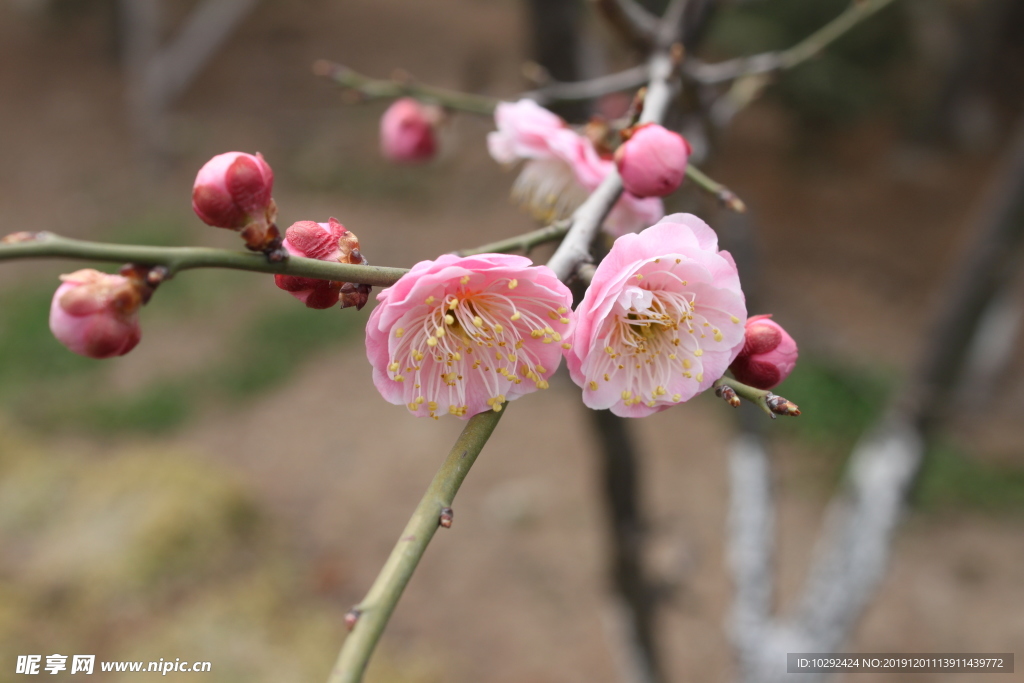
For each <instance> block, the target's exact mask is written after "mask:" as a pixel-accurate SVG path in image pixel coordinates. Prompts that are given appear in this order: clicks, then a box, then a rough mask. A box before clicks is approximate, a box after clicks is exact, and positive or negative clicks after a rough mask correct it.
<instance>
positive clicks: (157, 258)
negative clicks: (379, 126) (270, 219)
mask: <svg viewBox="0 0 1024 683" xmlns="http://www.w3.org/2000/svg"><path fill="white" fill-rule="evenodd" d="M54 257H58V258H69V259H79V260H85V261H113V262H116V263H135V264H138V265H144V266H164V267H165V268H167V270H168V275H174V274H175V273H177V272H178V271H182V270H189V269H192V268H231V269H235V270H251V271H255V272H258V273H275V274H277V273H279V274H281V275H296V276H298V277H309V278H315V279H317V280H335V281H338V282H353V283H357V284H365V285H373V286H375V287H390V286H391V285H393V284H395V282H397V281H398V278H400V277H402V275H404V274H405V273H407V272H408V271H407V270H406V269H404V268H387V267H383V266H357V265H352V264H349V263H331V262H329V261H319V260H317V259H310V258H303V257H300V256H291V257H289V258H287V259H285V260H284V261H282V262H280V263H270V262H268V261H267V258H266V256H264V255H263V254H258V253H256V252H251V251H248V252H247V251H231V250H229V249H212V248H209V247H147V246H137V245H130V244H105V243H103V242H87V241H85V240H76V239H71V238H68V237H61V236H59V235H54V234H51V233H48V232H39V233H33V234H32V235H30V236H26V237H23V238H22V239H21V240H19V241H15V242H9V243H0V261H8V260H13V259H24V258H54Z"/></svg>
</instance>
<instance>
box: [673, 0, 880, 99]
mask: <svg viewBox="0 0 1024 683" xmlns="http://www.w3.org/2000/svg"><path fill="white" fill-rule="evenodd" d="M892 2H893V0H853V1H852V2H851V3H850V6H849V7H847V8H846V9H845V10H843V12H842V14H840V15H839V16H837V17H836V18H835V19H833V20H832V21H830V22H828V23H827V24H825V25H824V26H822V27H821V28H819V29H818V30H817V31H815V32H814V33H812V34H811V35H809V36H807V37H806V38H804V39H803V40H801V41H800V42H799V43H797V44H796V45H793V46H792V47H789V48H787V49H785V50H780V51H778V52H763V53H761V54H758V55H751V56H750V57H738V58H736V59H729V60H727V61H724V62H718V63H717V64H703V63H701V62H698V61H696V60H693V61H691V62H690V63H689V64H688V65H687V67H686V71H687V73H689V74H690V75H691V76H692V77H693V78H695V79H697V80H698V81H700V82H702V83H722V82H725V81H731V80H734V79H737V78H744V77H747V76H754V75H757V74H764V73H770V72H772V71H780V70H782V69H792V68H793V67H795V66H797V65H798V64H802V63H803V62H805V61H807V60H808V59H810V58H811V57H814V56H815V55H817V54H818V53H819V52H821V51H822V50H824V49H825V48H826V47H828V46H829V45H830V44H832V43H833V42H835V41H836V40H837V39H838V38H840V37H841V36H843V35H844V34H845V33H846V32H847V31H849V30H850V29H852V28H853V27H854V26H856V25H857V24H859V23H860V22H862V21H864V20H865V19H867V18H868V17H870V16H871V15H872V14H874V13H876V12H878V11H879V10H881V9H883V8H884V7H886V6H887V5H890V4H892Z"/></svg>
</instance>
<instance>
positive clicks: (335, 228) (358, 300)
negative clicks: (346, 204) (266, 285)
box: [274, 218, 371, 309]
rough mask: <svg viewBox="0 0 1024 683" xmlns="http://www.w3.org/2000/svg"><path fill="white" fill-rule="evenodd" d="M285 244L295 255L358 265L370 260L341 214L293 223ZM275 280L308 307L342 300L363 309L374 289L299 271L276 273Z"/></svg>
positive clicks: (346, 304)
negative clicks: (344, 223)
mask: <svg viewBox="0 0 1024 683" xmlns="http://www.w3.org/2000/svg"><path fill="white" fill-rule="evenodd" d="M283 246H284V248H285V249H287V250H288V253H289V254H291V255H293V256H304V257H306V258H313V259H318V260H320V261H334V262H337V263H351V264H355V265H367V263H368V262H367V260H366V258H365V257H364V256H363V255H362V253H361V252H360V251H359V238H358V237H356V235H355V233H353V232H351V231H349V230H346V229H345V226H343V225H342V224H341V223H339V222H338V219H337V218H331V219H330V220H329V221H328V222H327V223H316V222H314V221H298V222H297V223H294V224H292V226H291V227H290V228H288V230H287V231H286V232H285V240H284V244H283ZM274 282H275V283H276V284H277V286H278V287H280V288H281V289H283V290H285V291H286V292H288V293H290V294H291V295H292V296H294V297H295V298H296V299H298V300H299V301H301V302H303V303H304V304H306V306H307V307H309V308H318V309H323V308H330V307H331V306H334V305H335V304H337V303H338V301H339V300H340V301H341V307H342V308H348V307H350V306H355V307H356V308H357V309H360V308H362V307H363V306H365V305H366V301H367V299H368V298H369V296H370V289H371V287H370V285H360V284H354V283H349V282H337V281H332V280H318V279H316V278H309V277H299V276H296V275H275V276H274Z"/></svg>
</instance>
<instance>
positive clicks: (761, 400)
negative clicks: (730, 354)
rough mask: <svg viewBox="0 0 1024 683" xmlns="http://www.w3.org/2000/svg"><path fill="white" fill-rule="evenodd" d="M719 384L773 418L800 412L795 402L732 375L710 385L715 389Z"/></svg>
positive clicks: (794, 414)
mask: <svg viewBox="0 0 1024 683" xmlns="http://www.w3.org/2000/svg"><path fill="white" fill-rule="evenodd" d="M720 386H727V387H730V388H731V389H732V390H733V391H735V392H736V395H737V396H739V397H740V398H745V399H747V400H748V401H750V402H751V403H754V404H756V405H757V406H758V407H759V408H761V410H763V411H764V412H766V413H767V414H768V417H770V418H772V419H773V420H774V419H775V416H776V415H789V416H794V417H795V416H797V415H799V414H800V409H799V408H798V407H797V406H796V404H795V403H793V402H792V401H789V400H788V399H785V398H783V397H782V396H778V395H777V394H773V393H772V392H771V391H768V390H767V389H758V388H756V387H752V386H750V385H748V384H744V383H743V382H739V381H737V380H735V379H733V378H732V377H722V378H721V379H719V380H717V381H716V382H715V383H714V384H712V385H711V387H712V388H713V389H717V388H718V387H720Z"/></svg>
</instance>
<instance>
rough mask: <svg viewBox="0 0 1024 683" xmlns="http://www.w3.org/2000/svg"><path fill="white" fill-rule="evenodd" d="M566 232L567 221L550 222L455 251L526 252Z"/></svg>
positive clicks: (562, 235)
mask: <svg viewBox="0 0 1024 683" xmlns="http://www.w3.org/2000/svg"><path fill="white" fill-rule="evenodd" d="M567 232H569V221H558V222H557V223H552V224H551V225H549V226H546V227H543V228H540V229H539V230H534V231H533V232H528V233H525V234H522V235H517V236H516V237H509V238H507V239H503V240H498V241H496V242H491V243H489V244H484V245H481V246H479V247H474V248H473V249H463V250H461V251H459V252H456V253H458V255H459V256H474V255H476V254H504V253H506V252H509V251H522V252H525V253H527V254H528V253H529V252H530V250H531V249H533V248H534V247H536V246H537V245H539V244H544V243H545V242H554V241H555V240H557V239H561V238H563V237H565V233H567Z"/></svg>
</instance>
